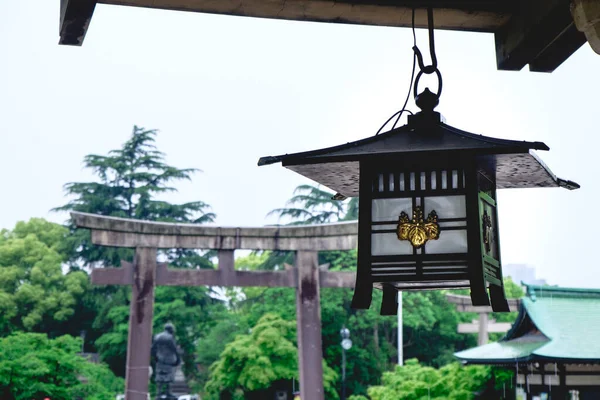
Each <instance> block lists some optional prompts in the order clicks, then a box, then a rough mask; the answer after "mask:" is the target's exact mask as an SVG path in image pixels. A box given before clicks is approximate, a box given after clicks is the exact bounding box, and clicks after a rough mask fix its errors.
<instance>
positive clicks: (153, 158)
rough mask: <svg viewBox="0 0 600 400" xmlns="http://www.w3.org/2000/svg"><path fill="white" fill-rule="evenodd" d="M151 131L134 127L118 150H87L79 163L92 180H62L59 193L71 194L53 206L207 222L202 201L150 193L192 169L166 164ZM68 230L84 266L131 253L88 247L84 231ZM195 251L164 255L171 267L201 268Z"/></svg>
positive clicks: (110, 262) (116, 261)
mask: <svg viewBox="0 0 600 400" xmlns="http://www.w3.org/2000/svg"><path fill="white" fill-rule="evenodd" d="M156 134H157V131H156V130H154V129H150V130H148V129H144V128H141V127H138V126H134V127H133V134H132V136H131V138H130V139H129V140H128V141H127V142H125V144H123V146H122V147H121V148H120V149H118V150H112V151H110V152H109V153H108V155H106V156H102V155H96V154H89V155H87V156H86V157H85V158H84V166H85V167H86V168H89V169H91V170H93V171H94V174H95V175H96V176H97V177H98V180H97V181H95V182H71V183H67V184H66V185H65V187H64V189H65V192H66V194H67V195H68V196H72V197H73V199H72V200H71V201H69V202H68V203H67V204H65V205H63V206H61V207H57V208H55V209H54V211H80V212H86V213H92V214H99V215H108V216H113V217H122V218H135V219H143V220H150V221H163V222H190V223H205V222H213V221H214V219H215V214H213V213H211V212H209V210H210V206H209V205H208V204H206V203H204V202H202V201H194V202H189V203H184V204H172V203H168V202H166V201H161V200H158V199H157V198H156V197H157V196H158V195H160V194H164V193H167V192H173V191H176V189H175V188H174V187H173V186H172V184H173V183H174V182H176V181H180V180H190V179H191V176H192V174H193V173H194V172H196V171H197V170H196V169H193V168H186V169H179V168H176V167H173V166H171V165H168V164H166V163H165V162H164V154H163V153H162V152H160V151H158V150H157V148H156V146H155V137H156ZM72 228H73V227H72ZM73 233H74V235H75V237H76V238H77V241H76V247H77V248H78V251H77V252H76V258H77V259H78V260H79V261H83V262H85V263H86V264H88V265H92V266H109V265H110V266H118V265H120V261H121V260H122V259H131V258H132V252H131V250H128V249H112V248H107V247H98V246H93V245H92V244H91V242H90V237H89V232H87V231H85V230H81V229H78V230H74V232H73ZM195 254H196V253H194V252H189V251H182V250H173V251H171V252H169V253H168V258H169V261H170V262H172V263H174V264H176V265H177V266H192V264H193V263H194V262H197V263H200V264H201V265H202V266H203V267H207V266H208V265H206V262H205V261H202V258H201V257H197V256H195ZM183 259H185V260H187V262H184V261H182V260H183ZM73 261H74V260H73ZM186 264H187V265H186Z"/></svg>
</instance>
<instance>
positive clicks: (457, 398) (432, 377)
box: [368, 359, 490, 400]
mask: <svg viewBox="0 0 600 400" xmlns="http://www.w3.org/2000/svg"><path fill="white" fill-rule="evenodd" d="M489 375H490V368H489V367H483V366H469V367H461V366H460V365H459V364H458V363H452V364H448V365H446V366H444V367H442V368H440V369H435V368H432V367H426V366H422V365H420V364H419V362H418V361H417V360H416V359H410V360H407V361H406V363H405V365H404V366H402V367H396V369H395V370H394V371H393V372H385V373H384V374H383V377H382V385H381V386H374V387H371V388H369V390H368V393H369V396H370V397H371V399H372V400H421V399H432V400H435V399H439V400H447V399H448V400H470V399H473V398H475V393H476V392H478V391H479V390H481V389H482V388H483V387H484V386H485V384H486V382H487V381H488V379H489Z"/></svg>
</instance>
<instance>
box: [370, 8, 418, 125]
mask: <svg viewBox="0 0 600 400" xmlns="http://www.w3.org/2000/svg"><path fill="white" fill-rule="evenodd" d="M412 34H413V52H414V49H415V48H416V47H417V34H416V32H415V9H414V8H413V9H412ZM416 67H417V54H416V53H414V54H413V64H412V72H411V73H410V84H409V85H408V93H407V94H406V99H405V100H404V105H403V106H402V108H401V109H400V111H396V112H395V113H394V114H393V115H392V116H391V117H389V118H388V119H387V121H385V123H384V124H383V125H381V127H380V128H379V130H377V133H376V134H375V136H377V135H379V133H381V131H382V130H383V128H385V126H386V125H387V124H388V123H389V122H390V121H391V120H392V119H394V117H396V116H398V118H396V122H394V125H392V129H394V128H395V127H396V125H397V124H398V121H400V117H402V114H403V113H405V112H408V113H410V114H411V115H412V111H410V110H407V109H406V105H407V104H408V99H410V91H411V89H412V86H413V82H414V79H415V69H416Z"/></svg>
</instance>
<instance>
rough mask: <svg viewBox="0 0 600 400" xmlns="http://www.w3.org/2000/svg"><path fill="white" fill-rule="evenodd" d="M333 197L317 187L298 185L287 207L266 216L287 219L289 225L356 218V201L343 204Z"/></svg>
mask: <svg viewBox="0 0 600 400" xmlns="http://www.w3.org/2000/svg"><path fill="white" fill-rule="evenodd" d="M333 196H334V194H333V193H331V192H329V191H327V190H323V189H321V188H319V187H315V186H311V185H300V186H298V187H296V189H295V190H294V195H293V196H292V198H291V199H289V200H288V201H287V204H286V205H287V206H288V207H285V208H277V209H275V210H273V211H271V212H269V214H268V215H276V216H277V217H278V218H279V219H281V218H284V219H289V220H290V222H289V225H305V224H325V223H328V222H337V221H341V220H350V219H357V218H358V211H357V210H358V199H354V201H351V202H348V203H345V202H343V201H340V200H334V199H333ZM348 204H349V205H350V207H348ZM347 216H348V217H347ZM355 216H356V217H355Z"/></svg>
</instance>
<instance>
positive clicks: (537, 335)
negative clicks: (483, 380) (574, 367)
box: [455, 285, 600, 364]
mask: <svg viewBox="0 0 600 400" xmlns="http://www.w3.org/2000/svg"><path fill="white" fill-rule="evenodd" d="M598 338H600V290H598V289H571V288H560V287H552V286H531V285H530V286H527V295H526V297H525V298H524V299H523V300H522V302H521V311H520V314H519V317H518V318H517V321H516V322H515V324H514V325H513V327H512V329H511V330H510V331H509V332H508V334H507V335H506V337H505V338H503V339H502V340H500V341H499V342H497V343H491V344H487V345H484V346H479V347H475V348H473V349H469V350H465V351H461V352H458V353H455V356H456V357H458V358H459V359H461V360H463V361H466V362H469V363H481V364H485V363H490V364H494V363H503V362H508V361H509V360H513V361H523V360H532V359H551V360H554V361H558V360H561V361H582V362H595V363H600V340H598Z"/></svg>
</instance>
